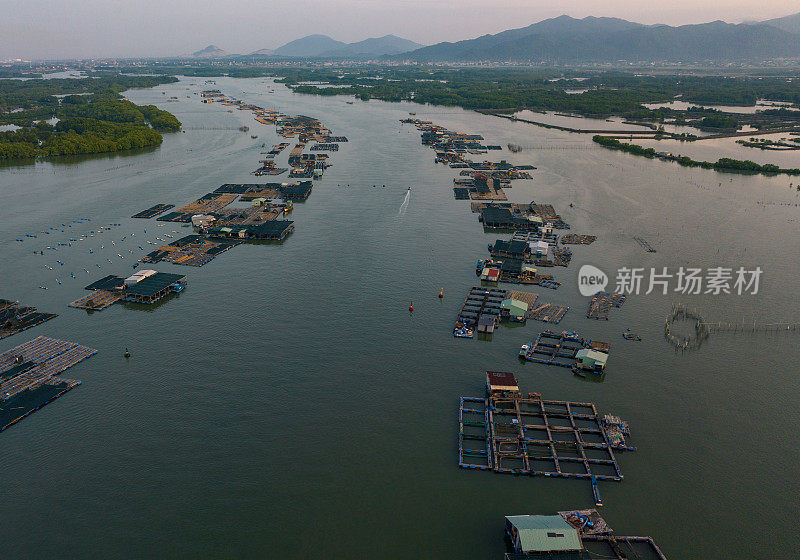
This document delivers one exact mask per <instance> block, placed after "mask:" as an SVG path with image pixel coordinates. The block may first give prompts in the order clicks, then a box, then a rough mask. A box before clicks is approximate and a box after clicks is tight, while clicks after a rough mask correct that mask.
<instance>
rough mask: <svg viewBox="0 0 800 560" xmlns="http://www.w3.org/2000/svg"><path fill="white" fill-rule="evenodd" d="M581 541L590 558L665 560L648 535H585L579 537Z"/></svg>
mask: <svg viewBox="0 0 800 560" xmlns="http://www.w3.org/2000/svg"><path fill="white" fill-rule="evenodd" d="M581 541H582V542H583V546H584V549H585V550H586V551H587V552H588V553H589V554H591V558H604V559H608V560H631V559H632V558H637V559H638V558H641V559H648V560H667V557H666V556H664V553H662V552H661V549H659V548H658V545H656V543H655V541H654V540H653V539H652V538H650V537H633V536H630V537H628V536H617V535H585V536H582V537H581Z"/></svg>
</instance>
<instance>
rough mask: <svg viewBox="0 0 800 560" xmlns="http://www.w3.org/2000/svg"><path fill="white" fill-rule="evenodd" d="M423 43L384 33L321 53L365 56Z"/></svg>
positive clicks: (347, 56) (417, 45)
mask: <svg viewBox="0 0 800 560" xmlns="http://www.w3.org/2000/svg"><path fill="white" fill-rule="evenodd" d="M422 46H423V45H420V44H419V43H415V42H414V41H409V40H408V39H403V38H402V37H397V36H396V35H384V36H383V37H376V38H372V39H364V40H363V41H358V42H357V43H350V44H349V45H344V46H343V47H340V48H338V49H333V50H329V51H327V52H324V53H322V54H321V56H323V57H330V58H350V57H365V56H382V55H386V54H399V53H404V52H408V51H413V50H416V49H419V48H420V47H422Z"/></svg>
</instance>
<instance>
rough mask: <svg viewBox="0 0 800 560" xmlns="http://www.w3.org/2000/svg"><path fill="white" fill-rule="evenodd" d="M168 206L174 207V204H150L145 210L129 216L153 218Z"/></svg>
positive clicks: (167, 208) (168, 207)
mask: <svg viewBox="0 0 800 560" xmlns="http://www.w3.org/2000/svg"><path fill="white" fill-rule="evenodd" d="M170 208H175V205H174V204H156V205H155V206H151V207H150V208H148V209H147V210H142V211H141V212H139V213H138V214H134V215H133V216H131V218H143V219H149V218H154V217H156V216H158V215H159V214H161V213H162V212H166V211H167V210H169V209H170Z"/></svg>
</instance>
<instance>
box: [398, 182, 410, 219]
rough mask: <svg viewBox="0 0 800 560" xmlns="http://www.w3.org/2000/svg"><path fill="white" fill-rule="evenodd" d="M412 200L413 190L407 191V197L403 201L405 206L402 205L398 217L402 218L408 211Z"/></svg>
mask: <svg viewBox="0 0 800 560" xmlns="http://www.w3.org/2000/svg"><path fill="white" fill-rule="evenodd" d="M409 200H411V189H410V188H409V189H408V190H407V191H406V196H405V198H404V199H403V204H401V205H400V211H399V212H398V213H397V215H398V216H402V215H403V214H405V213H406V210H408V201H409Z"/></svg>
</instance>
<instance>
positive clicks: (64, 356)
mask: <svg viewBox="0 0 800 560" xmlns="http://www.w3.org/2000/svg"><path fill="white" fill-rule="evenodd" d="M96 352H97V350H95V349H93V348H87V347H85V346H81V345H79V344H75V343H74V342H68V341H65V340H58V339H55V338H47V337H44V336H40V337H38V338H35V339H33V340H31V341H29V342H26V343H25V344H21V345H20V346H17V347H16V348H12V349H11V350H8V351H6V352H4V353H2V354H0V431H3V430H5V429H6V428H8V427H9V426H12V425H14V424H16V423H17V422H19V421H20V420H22V419H23V418H25V417H26V416H28V415H29V414H31V413H33V412H35V411H37V410H39V409H40V408H41V407H43V406H44V405H46V404H48V403H50V402H52V401H53V400H55V399H57V398H58V397H60V396H61V395H63V394H64V393H66V392H67V391H69V390H71V389H72V388H73V387H75V386H77V385H80V383H81V382H80V381H75V380H71V379H62V378H59V377H56V376H57V375H58V374H59V373H61V372H62V371H64V370H66V369H68V368H71V367H72V366H74V365H75V364H77V363H79V362H81V361H83V360H85V359H86V358H88V357H90V356H92V355H93V354H95V353H96Z"/></svg>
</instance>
